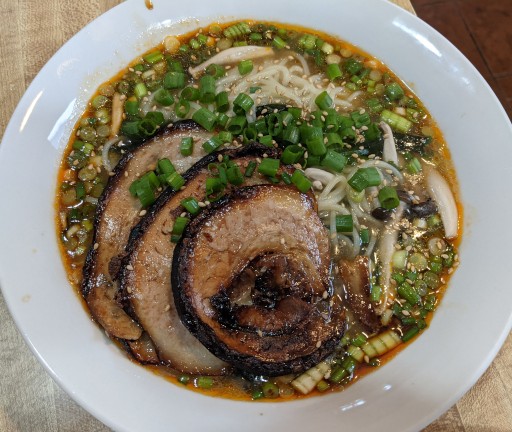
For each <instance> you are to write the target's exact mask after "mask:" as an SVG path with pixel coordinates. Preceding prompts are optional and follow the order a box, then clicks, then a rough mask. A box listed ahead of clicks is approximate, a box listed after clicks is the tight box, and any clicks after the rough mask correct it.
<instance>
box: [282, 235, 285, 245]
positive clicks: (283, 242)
mask: <svg viewBox="0 0 512 432" xmlns="http://www.w3.org/2000/svg"><path fill="white" fill-rule="evenodd" d="M285 243H286V241H285V239H284V237H282V238H281V244H282V245H284V244H285Z"/></svg>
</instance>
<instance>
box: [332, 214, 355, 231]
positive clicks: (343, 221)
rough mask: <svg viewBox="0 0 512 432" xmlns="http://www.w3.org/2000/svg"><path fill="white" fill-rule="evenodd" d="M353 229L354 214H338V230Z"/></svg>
mask: <svg viewBox="0 0 512 432" xmlns="http://www.w3.org/2000/svg"><path fill="white" fill-rule="evenodd" d="M353 229H354V220H353V219H352V215H336V232H340V233H351V232H352V230H353Z"/></svg>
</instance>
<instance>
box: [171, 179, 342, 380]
mask: <svg viewBox="0 0 512 432" xmlns="http://www.w3.org/2000/svg"><path fill="white" fill-rule="evenodd" d="M268 187H273V188H275V187H279V188H293V186H281V185H279V186H275V185H273V186H272V185H258V186H249V187H241V188H239V189H236V190H235V191H234V192H233V193H231V194H230V195H226V196H224V197H222V198H221V199H220V200H219V201H217V202H215V203H214V204H212V205H211V206H209V207H208V208H207V209H205V210H203V211H202V212H201V213H200V214H199V215H198V216H197V217H196V218H195V219H193V220H192V221H191V222H190V223H189V224H188V225H187V227H186V228H185V231H184V232H183V235H182V237H181V239H180V241H179V242H178V243H177V244H176V247H175V250H174V254H173V260H172V271H171V286H172V290H173V295H174V303H175V307H176V311H177V312H178V315H179V317H180V319H181V321H182V323H183V324H184V325H185V327H186V328H187V329H188V330H189V331H190V332H191V333H192V334H193V335H194V336H195V337H196V338H197V339H198V340H199V341H200V342H201V343H202V344H203V345H204V346H205V347H206V348H207V349H208V350H209V351H210V352H211V353H212V354H214V355H215V356H217V357H218V358H220V359H221V360H224V361H226V362H227V363H229V364H231V365H233V366H234V367H235V368H238V369H240V370H243V371H244V372H245V373H247V372H249V373H255V374H263V375H270V376H278V375H285V374H288V373H291V372H299V371H303V370H305V369H308V368H310V367H312V366H314V365H315V364H318V363H319V362H321V361H322V360H323V359H325V358H326V357H327V356H328V355H329V354H331V353H332V351H333V350H334V348H335V347H336V345H337V344H338V342H339V341H340V340H341V338H342V336H343V333H344V331H340V332H339V334H336V335H334V336H333V337H332V338H330V339H328V340H326V341H324V343H323V344H322V346H321V347H320V348H318V349H317V350H316V351H314V352H313V353H311V354H309V355H305V356H303V357H299V358H296V359H293V360H289V361H286V362H280V363H270V362H264V361H261V360H257V359H255V358H254V357H252V356H248V355H243V354H238V353H236V352H233V351H232V350H231V349H230V348H229V347H228V346H227V345H226V344H225V343H224V342H222V341H220V340H218V338H217V337H216V335H215V332H214V331H213V330H212V329H211V328H210V327H209V326H208V325H207V324H205V323H203V322H202V321H201V320H200V319H199V318H198V317H197V316H196V315H195V314H194V311H193V310H192V307H191V305H190V302H189V301H188V299H187V298H186V296H185V295H184V290H183V286H184V285H185V283H186V281H185V280H184V273H183V272H181V271H180V268H181V267H182V266H188V262H187V260H186V258H185V257H186V256H187V255H188V251H189V250H190V249H192V248H193V246H194V244H195V242H196V239H197V232H198V230H199V229H200V227H201V226H202V225H203V222H204V221H206V220H207V219H209V218H210V217H211V216H213V215H214V214H215V212H216V211H217V210H220V209H221V208H222V207H223V206H225V205H226V204H227V203H229V202H230V201H231V200H232V199H242V200H244V201H246V200H249V199H251V198H253V197H254V196H255V195H256V194H258V193H259V192H260V191H261V190H262V189H264V188H268ZM294 190H296V189H294ZM302 195H304V196H305V197H307V198H308V200H310V201H312V200H311V197H310V196H309V195H308V194H302ZM311 204H312V207H313V208H314V201H312V202H311ZM343 321H344V320H343Z"/></svg>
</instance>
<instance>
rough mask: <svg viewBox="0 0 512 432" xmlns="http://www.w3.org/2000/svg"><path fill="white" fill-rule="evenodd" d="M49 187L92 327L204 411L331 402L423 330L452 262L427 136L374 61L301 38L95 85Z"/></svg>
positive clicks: (287, 32) (196, 57)
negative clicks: (209, 403) (231, 404)
mask: <svg viewBox="0 0 512 432" xmlns="http://www.w3.org/2000/svg"><path fill="white" fill-rule="evenodd" d="M58 185H59V186H58V191H57V198H56V203H57V204H56V205H57V210H58V218H57V222H58V234H59V240H60V244H61V246H62V255H63V258H64V262H65V265H66V268H67V271H68V275H69V279H70V281H71V282H72V284H73V285H74V286H75V288H76V289H77V290H78V291H79V292H80V294H81V295H82V296H83V298H84V300H85V303H86V305H87V308H88V311H89V312H90V314H91V316H92V318H93V319H94V321H95V322H97V323H98V325H99V326H101V327H102V329H103V330H104V331H105V333H106V334H107V336H108V337H110V338H111V339H112V340H114V341H116V343H117V344H118V345H119V347H120V348H121V349H123V350H124V351H125V352H126V353H127V354H128V355H129V356H130V357H131V358H133V359H134V361H137V362H139V363H141V364H143V365H146V367H148V368H151V369H153V370H154V371H156V372H157V373H159V374H161V375H163V376H165V377H166V378H168V379H170V380H171V381H173V382H175V383H176V385H180V386H184V387H186V388H189V389H195V390H197V391H202V392H206V393H208V394H210V395H217V396H222V397H228V398H236V399H244V400H257V399H258V400H268V399H273V400H285V399H287V400H288V399H293V398H300V397H305V396H306V395H319V394H321V393H328V392H331V391H336V390H339V389H343V388H344V387H346V386H347V385H348V384H349V383H351V382H354V381H355V380H356V379H358V378H359V377H361V376H363V375H365V374H366V373H368V372H369V371H371V370H374V369H376V368H378V367H379V366H380V365H382V364H383V362H385V361H387V360H389V359H390V358H391V357H393V356H394V355H395V354H396V353H397V351H398V350H400V349H401V348H402V347H404V346H406V345H407V343H408V342H409V341H411V340H412V339H414V338H415V337H416V336H417V335H419V334H420V333H422V332H423V331H424V330H426V329H427V327H428V323H429V320H430V319H431V316H432V313H433V311H434V310H435V309H436V307H437V305H438V303H439V301H440V299H441V296H442V293H443V292H444V290H445V288H446V285H447V283H448V280H449V277H450V275H451V274H452V273H453V271H454V270H455V268H456V267H457V265H458V256H457V250H456V247H457V244H458V241H459V239H460V235H461V232H460V228H459V227H460V226H461V224H460V221H461V217H462V212H461V208H460V204H459V203H458V201H457V185H456V180H455V173H454V170H453V166H452V164H451V160H450V154H449V151H448V149H447V148H446V144H445V142H444V140H443V137H442V135H441V133H440V132H439V130H438V128H437V126H436V124H435V122H434V120H433V119H432V118H431V117H430V115H429V113H428V111H427V110H426V108H425V107H424V106H423V105H422V103H421V102H420V101H419V100H418V98H417V97H416V96H415V95H414V94H413V93H412V92H411V90H410V89H408V88H407V86H406V85H405V84H404V83H403V82H402V81H401V80H400V79H399V78H398V77H397V76H396V75H395V74H394V73H393V72H392V71H390V70H389V69H388V68H387V67H386V66H385V65H384V64H383V63H381V62H380V61H379V60H378V59H375V58H372V57H371V56H369V55H368V54H366V53H364V52H363V51H361V50H360V49H358V48H357V47H354V46H352V45H350V44H348V43H346V42H343V41H340V40H338V39H335V38H333V37H331V36H328V35H325V34H321V33H319V32H315V31H312V30H309V29H304V28H298V27H293V26H287V25H281V24H274V23H266V22H253V21H240V22H234V23H230V24H217V23H214V24H211V25H210V26H208V27H205V28H202V29H199V30H198V31H196V32H193V33H192V34H188V35H184V36H179V37H176V36H168V37H166V38H165V40H164V41H162V43H161V44H160V45H159V46H157V47H155V48H154V49H151V50H150V51H148V52H147V53H146V54H144V55H143V56H141V57H140V58H137V59H135V60H134V61H133V62H132V63H131V64H130V65H129V66H128V67H127V68H126V69H123V70H122V71H121V72H119V74H118V75H116V76H115V77H113V78H112V79H111V80H110V81H108V82H105V83H104V84H103V85H101V86H100V87H99V88H98V89H97V92H96V93H95V94H94V96H93V97H92V99H91V100H90V101H89V103H88V105H87V109H86V110H85V112H84V113H83V115H82V117H81V119H80V121H79V122H78V124H77V125H76V127H75V129H74V133H73V136H72V137H71V139H70V142H69V146H68V148H67V149H66V151H65V154H64V157H63V160H62V166H61V170H60V173H59V181H58Z"/></svg>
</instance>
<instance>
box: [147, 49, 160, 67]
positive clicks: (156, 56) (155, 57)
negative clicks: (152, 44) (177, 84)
mask: <svg viewBox="0 0 512 432" xmlns="http://www.w3.org/2000/svg"><path fill="white" fill-rule="evenodd" d="M143 59H144V61H146V62H148V63H150V64H155V63H158V62H159V61H162V60H163V59H164V55H163V54H162V53H161V52H160V51H153V52H151V53H149V54H146V55H145V56H144V57H143Z"/></svg>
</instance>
